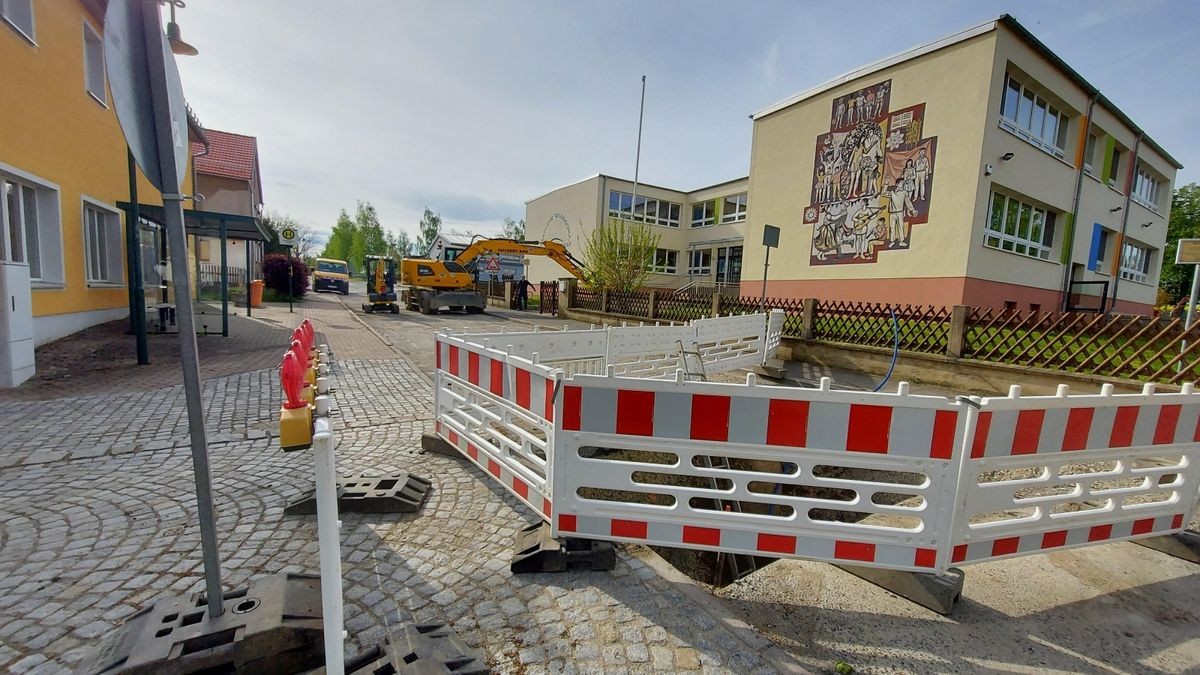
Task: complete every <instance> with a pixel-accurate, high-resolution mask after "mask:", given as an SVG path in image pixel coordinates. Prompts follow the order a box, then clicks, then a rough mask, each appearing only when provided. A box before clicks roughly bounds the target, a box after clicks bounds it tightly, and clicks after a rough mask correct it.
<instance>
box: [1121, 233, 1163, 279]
mask: <svg viewBox="0 0 1200 675" xmlns="http://www.w3.org/2000/svg"><path fill="white" fill-rule="evenodd" d="M1134 253H1138V254H1140V255H1137V256H1135V255H1134ZM1153 257H1154V249H1153V248H1151V247H1149V246H1147V245H1145V244H1142V243H1140V242H1136V241H1133V240H1130V239H1128V238H1126V239H1125V240H1124V241H1122V242H1121V261H1120V262H1119V263H1118V264H1117V274H1118V275H1119V276H1120V278H1121V279H1124V280H1126V281H1134V282H1137V283H1139V284H1149V283H1150V260H1151V259H1152V258H1153ZM1131 262H1132V263H1134V264H1132V265H1131V264H1130V263H1131Z"/></svg>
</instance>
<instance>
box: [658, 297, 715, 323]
mask: <svg viewBox="0 0 1200 675" xmlns="http://www.w3.org/2000/svg"><path fill="white" fill-rule="evenodd" d="M712 304H713V303H712V298H711V297H709V298H704V297H697V296H694V295H691V294H689V293H663V294H662V295H656V296H655V316H656V317H657V318H659V319H665V320H667V321H680V322H683V321H691V320H692V319H703V318H704V317H707V316H710V315H711V313H712Z"/></svg>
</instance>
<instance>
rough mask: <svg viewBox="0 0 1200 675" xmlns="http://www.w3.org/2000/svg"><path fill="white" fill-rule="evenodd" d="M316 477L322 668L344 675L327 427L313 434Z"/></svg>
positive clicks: (335, 511)
mask: <svg viewBox="0 0 1200 675" xmlns="http://www.w3.org/2000/svg"><path fill="white" fill-rule="evenodd" d="M312 447H313V471H314V473H315V474H316V487H317V492H316V500H317V546H318V550H319V552H320V560H321V614H322V618H323V624H324V625H323V627H324V633H325V669H326V672H328V673H330V675H342V673H343V667H344V666H343V662H344V656H343V649H344V648H345V647H344V641H343V639H342V633H343V631H344V630H345V629H344V627H343V617H342V556H341V548H340V546H341V539H340V535H339V534H338V505H337V462H336V459H335V458H334V454H333V435H332V434H331V433H330V431H329V429H328V426H327V425H326V426H325V428H324V429H322V430H320V431H317V432H316V433H315V434H313V443H312Z"/></svg>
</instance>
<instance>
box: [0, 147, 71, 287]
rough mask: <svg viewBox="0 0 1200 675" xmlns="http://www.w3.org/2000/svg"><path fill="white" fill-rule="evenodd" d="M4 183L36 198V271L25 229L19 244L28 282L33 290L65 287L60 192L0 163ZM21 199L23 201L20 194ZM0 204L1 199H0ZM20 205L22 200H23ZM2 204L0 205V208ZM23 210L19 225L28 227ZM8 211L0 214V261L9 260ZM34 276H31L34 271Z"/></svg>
mask: <svg viewBox="0 0 1200 675" xmlns="http://www.w3.org/2000/svg"><path fill="white" fill-rule="evenodd" d="M5 181H11V182H13V183H15V184H17V185H19V186H21V188H22V189H23V190H24V189H29V190H32V191H33V194H34V199H35V209H36V211H35V219H36V221H37V223H36V229H37V269H36V270H35V269H34V265H33V264H32V263H30V259H31V258H32V256H31V255H30V249H29V232H28V229H25V231H24V232H23V238H22V239H23V240H22V244H23V245H24V247H25V262H24V263H23V264H26V265H29V268H30V270H29V271H30V282H31V285H32V286H33V287H34V288H62V287H63V286H65V285H66V270H65V258H64V252H63V231H62V205H61V202H60V201H59V200H60V199H61V194H62V190H61V188H60V187H59V186H58V184H57V183H51V182H50V181H47V180H44V179H42V178H40V177H38V176H35V175H33V174H31V173H28V172H26V171H22V170H20V169H18V168H16V167H14V166H11V165H9V164H5V163H3V162H0V184H2V183H3V182H5ZM21 199H22V200H24V199H25V195H24V193H23V192H22V195H21ZM0 201H3V198H2V197H0ZM22 204H23V201H22ZM3 208H4V205H3V204H0V209H3ZM24 215H25V211H24V208H22V226H23V228H28V223H26V222H24ZM6 217H7V211H6V210H4V211H0V237H4V244H3V249H4V251H3V252H0V260H11V258H9V257H8V253H7V250H8V248H9V238H8V231H7V229H6V228H7V226H6V225H5V219H6ZM35 271H36V272H37V276H34V272H35Z"/></svg>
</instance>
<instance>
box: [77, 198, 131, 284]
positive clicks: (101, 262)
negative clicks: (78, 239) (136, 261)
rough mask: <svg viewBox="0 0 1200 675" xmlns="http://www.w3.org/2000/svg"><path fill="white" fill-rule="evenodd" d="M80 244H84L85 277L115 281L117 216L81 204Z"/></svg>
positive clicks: (92, 280)
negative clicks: (85, 256) (81, 227)
mask: <svg viewBox="0 0 1200 675" xmlns="http://www.w3.org/2000/svg"><path fill="white" fill-rule="evenodd" d="M83 232H84V243H85V245H86V247H87V280H88V283H95V284H119V283H121V280H122V278H123V276H122V274H121V218H120V216H118V215H117V212H116V211H111V210H109V209H106V208H102V207H100V206H99V205H97V204H93V203H85V204H84V205H83Z"/></svg>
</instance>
